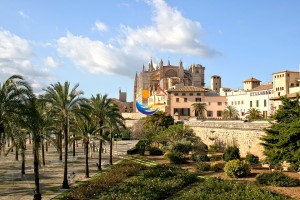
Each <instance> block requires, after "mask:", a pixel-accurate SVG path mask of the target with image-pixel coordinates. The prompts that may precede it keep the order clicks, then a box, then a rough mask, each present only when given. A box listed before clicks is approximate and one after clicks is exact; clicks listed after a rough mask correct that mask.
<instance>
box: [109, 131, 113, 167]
mask: <svg viewBox="0 0 300 200" xmlns="http://www.w3.org/2000/svg"><path fill="white" fill-rule="evenodd" d="M112 150H113V132H112V131H111V132H110V144H109V164H110V165H112V163H113V162H112Z"/></svg>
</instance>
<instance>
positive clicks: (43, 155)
mask: <svg viewBox="0 0 300 200" xmlns="http://www.w3.org/2000/svg"><path fill="white" fill-rule="evenodd" d="M42 160H43V166H45V146H44V140H42Z"/></svg>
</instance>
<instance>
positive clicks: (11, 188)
mask: <svg viewBox="0 0 300 200" xmlns="http://www.w3.org/2000/svg"><path fill="white" fill-rule="evenodd" d="M135 143H136V141H118V142H117V143H115V144H114V146H113V148H114V149H113V162H116V161H118V160H120V159H122V158H123V157H124V156H125V155H126V151H127V150H128V149H129V148H131V147H132V146H134V145H135ZM69 149H71V148H69ZM108 149H109V146H108V144H106V145H105V146H104V153H103V162H104V163H102V164H104V168H105V165H107V164H108V158H109V151H108ZM31 152H32V151H31V145H29V144H28V145H27V150H26V175H25V176H23V177H22V176H21V156H20V155H19V161H15V152H12V153H10V154H8V156H4V155H3V153H2V155H1V157H0V200H7V199H11V200H19V199H22V200H23V199H24V200H26V199H32V198H33V194H34V174H33V157H32V153H31ZM91 156H92V158H91V157H89V169H90V177H92V176H93V175H95V174H97V173H98V171H97V166H96V163H97V162H98V152H92V155H91ZM63 159H64V156H63ZM68 160H69V163H68V177H69V185H70V187H74V186H75V185H76V184H78V183H79V182H81V181H84V180H86V178H85V155H84V153H83V147H82V146H81V145H80V144H79V147H78V148H76V156H75V157H73V156H72V154H71V151H69V158H68ZM63 166H64V163H63V162H62V161H59V156H58V153H57V150H56V149H55V148H54V147H53V146H50V147H49V150H48V152H46V165H45V166H41V167H40V169H39V170H40V190H41V194H42V199H51V198H53V197H55V196H56V195H58V194H60V193H61V192H63V191H64V190H62V189H61V186H62V181H63ZM73 172H74V173H75V174H74V175H73V174H72V173H73Z"/></svg>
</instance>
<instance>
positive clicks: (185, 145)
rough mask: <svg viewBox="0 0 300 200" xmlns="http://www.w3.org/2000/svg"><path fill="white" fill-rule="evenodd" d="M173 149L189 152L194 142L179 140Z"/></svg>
mask: <svg viewBox="0 0 300 200" xmlns="http://www.w3.org/2000/svg"><path fill="white" fill-rule="evenodd" d="M172 150H174V151H176V152H180V153H183V154H188V153H189V152H190V151H191V150H192V144H191V143H190V142H178V143H176V144H175V145H174V146H173V148H172Z"/></svg>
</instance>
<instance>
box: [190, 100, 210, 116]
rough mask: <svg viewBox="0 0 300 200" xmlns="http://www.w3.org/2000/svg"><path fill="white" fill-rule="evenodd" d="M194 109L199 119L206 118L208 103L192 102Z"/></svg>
mask: <svg viewBox="0 0 300 200" xmlns="http://www.w3.org/2000/svg"><path fill="white" fill-rule="evenodd" d="M192 106H193V108H194V111H196V113H197V114H198V116H197V119H204V117H205V111H207V110H206V104H205V103H193V104H192Z"/></svg>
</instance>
